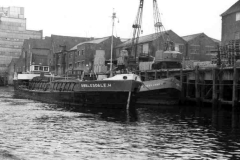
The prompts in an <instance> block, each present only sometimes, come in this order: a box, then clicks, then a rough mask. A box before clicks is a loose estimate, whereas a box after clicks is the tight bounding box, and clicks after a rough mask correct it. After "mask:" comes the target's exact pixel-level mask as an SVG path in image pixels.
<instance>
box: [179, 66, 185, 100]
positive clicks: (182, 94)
mask: <svg viewBox="0 0 240 160" xmlns="http://www.w3.org/2000/svg"><path fill="white" fill-rule="evenodd" d="M180 85H181V88H182V90H181V99H180V104H183V103H184V101H185V98H184V92H185V86H184V80H183V69H182V68H181V70H180Z"/></svg>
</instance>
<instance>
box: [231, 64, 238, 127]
mask: <svg viewBox="0 0 240 160" xmlns="http://www.w3.org/2000/svg"><path fill="white" fill-rule="evenodd" d="M238 78H239V77H238V73H237V68H236V65H234V68H233V85H232V88H233V90H232V91H233V92H232V128H233V129H235V128H236V126H237V113H236V112H237V104H238V89H237V87H238Z"/></svg>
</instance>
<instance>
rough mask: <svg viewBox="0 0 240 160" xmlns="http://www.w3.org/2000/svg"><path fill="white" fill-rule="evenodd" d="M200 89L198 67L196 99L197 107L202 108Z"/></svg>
mask: <svg viewBox="0 0 240 160" xmlns="http://www.w3.org/2000/svg"><path fill="white" fill-rule="evenodd" d="M200 91H201V90H200V87H199V69H198V67H196V68H195V98H196V104H197V107H200V106H201V99H200Z"/></svg>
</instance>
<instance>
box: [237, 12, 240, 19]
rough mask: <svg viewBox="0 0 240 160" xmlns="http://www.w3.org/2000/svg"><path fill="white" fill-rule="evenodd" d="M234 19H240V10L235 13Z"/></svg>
mask: <svg viewBox="0 0 240 160" xmlns="http://www.w3.org/2000/svg"><path fill="white" fill-rule="evenodd" d="M236 21H240V12H237V13H236Z"/></svg>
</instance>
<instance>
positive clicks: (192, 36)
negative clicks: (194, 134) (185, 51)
mask: <svg viewBox="0 0 240 160" xmlns="http://www.w3.org/2000/svg"><path fill="white" fill-rule="evenodd" d="M201 34H204V33H198V34H192V35H188V36H183V37H182V38H183V39H184V40H185V41H187V42H188V41H191V40H193V39H194V38H196V37H198V36H200V35H201Z"/></svg>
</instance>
